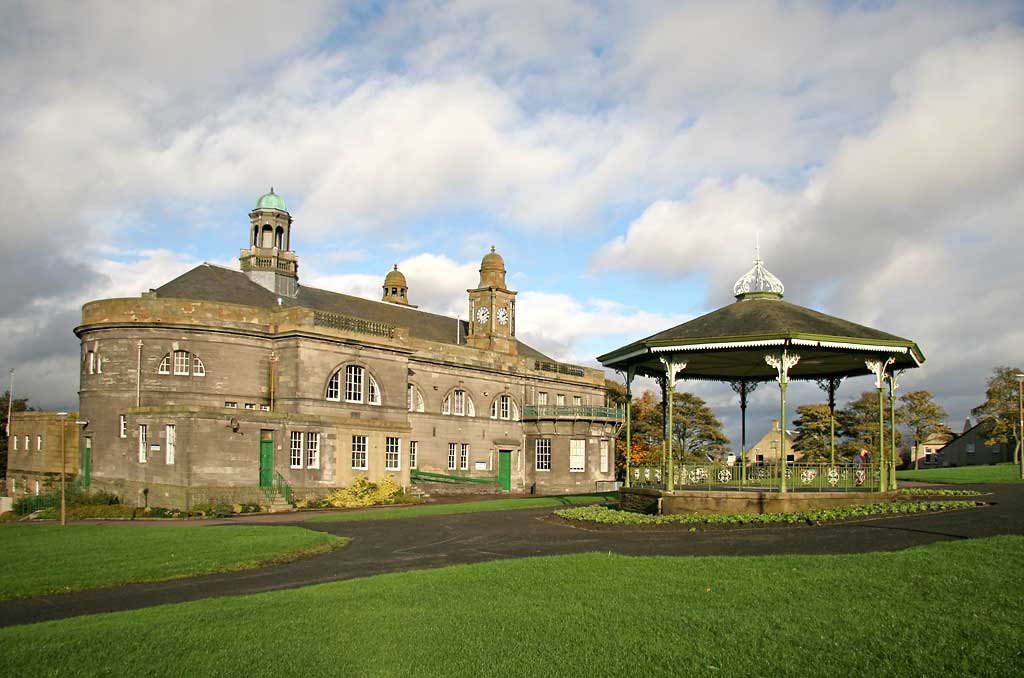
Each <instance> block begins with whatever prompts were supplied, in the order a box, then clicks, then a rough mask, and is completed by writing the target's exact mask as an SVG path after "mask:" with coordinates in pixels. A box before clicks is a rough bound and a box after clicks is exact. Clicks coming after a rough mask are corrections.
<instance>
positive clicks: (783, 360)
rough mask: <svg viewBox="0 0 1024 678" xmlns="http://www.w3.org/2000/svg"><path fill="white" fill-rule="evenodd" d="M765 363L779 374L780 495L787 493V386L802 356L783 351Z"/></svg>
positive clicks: (771, 356) (766, 357)
mask: <svg viewBox="0 0 1024 678" xmlns="http://www.w3.org/2000/svg"><path fill="white" fill-rule="evenodd" d="M764 361H765V362H766V363H768V365H769V366H770V367H774V368H775V371H776V372H777V373H778V375H779V376H778V379H779V393H780V394H781V398H780V405H781V407H780V409H781V419H780V420H779V493H780V494H785V493H786V386H787V385H789V371H790V370H791V369H793V367H794V366H795V365H796V364H797V363H798V362H800V356H798V355H796V354H795V353H787V352H786V351H785V350H783V351H782V352H781V353H779V354H778V355H777V356H776V355H771V354H768V355H766V356H765V357H764Z"/></svg>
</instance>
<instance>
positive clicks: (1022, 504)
mask: <svg viewBox="0 0 1024 678" xmlns="http://www.w3.org/2000/svg"><path fill="white" fill-rule="evenodd" d="M979 487H982V486H979ZM982 489H984V490H985V491H988V492H992V495H991V496H989V497H987V498H986V500H987V501H991V502H993V504H994V505H992V506H988V507H984V508H979V509H973V510H968V511H955V512H949V513H939V514H930V515H913V516H901V517H891V518H880V519H874V520H865V521H858V522H850V523H842V524H837V525H824V526H815V527H809V526H804V527H771V528H764V527H756V528H744V529H731V530H720V531H706V532H689V531H688V530H686V529H671V530H650V529H638V528H632V529H631V528H622V529H612V530H609V529H586V528H580V527H575V526H571V525H567V524H564V523H562V522H561V521H558V520H555V519H552V518H551V511H552V510H553V509H525V510H513V511H495V512H489V513H467V514H462V515H449V516H434V517H426V518H410V519H402V520H384V521H365V522H339V523H304V522H302V521H301V520H297V518H299V517H305V516H295V515H277V516H268V517H261V516H260V517H253V518H251V519H235V520H233V521H232V524H238V523H270V524H279V525H301V526H303V527H306V528H309V529H315V530H322V531H325V532H330V533H332V534H337V535H342V536H347V537H352V543H351V544H350V545H349V546H348V547H346V548H344V549H340V550H337V551H333V552H331V553H327V554H324V555H321V556H316V557H314V558H309V559H305V560H300V561H296V562H292V563H285V564H282V565H274V566H271V567H266V568H261V569H257V570H249V571H245V572H231V573H225V574H216V575H208V576H203V577H195V578H191V579H178V580H173V581H167V582H156V583H149V584H132V585H128V586H122V587H116V588H108V589H96V590H92V591H83V592H80V593H69V594H61V595H54V596H40V597H37V598H29V599H25V600H12V601H6V602H0V626H9V625H13V624H25V623H32V622H38V621H44V620H48V619H60V618H63V617H70V616H76V615H81V614H94V613H98V612H112V611H117V610H130V609H135V608H140V607H148V606H151V605H161V604H165V603H178V602H184V601H189V600H199V599H202V598H210V597H215V596H228V595H238V594H247V593H259V592H263V591H274V590H278V589H285V588H294V587H298V586H308V585H310V584H318V583H323V582H329V581H338V580H343V579H353V578H356V577H366V576H370V575H375V574H382V573H386V572H399V571H405V570H416V569H426V568H433V567H444V566H446V565H454V564H460V563H478V562H483V561H488V560H498V559H505V558H525V557H530V556H546V555H558V554H566V553H582V552H590V551H599V552H614V553H620V554H624V555H678V556H684V555H696V556H703V555H766V554H783V553H803V554H831V553H861V552H866V551H880V550H896V549H903V548H908V547H911V546H919V545H922V544H930V543H932V542H936V541H946V540H954V539H972V538H978V537H989V536H994V535H998V534H1018V535H1022V534H1024V485H1001V486H995V485H993V486H988V487H983V488H982ZM139 529H145V528H144V527H142V526H140V528H139ZM202 529H217V526H216V525H215V524H210V525H209V526H208V527H203V528H202Z"/></svg>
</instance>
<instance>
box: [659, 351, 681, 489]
mask: <svg viewBox="0 0 1024 678" xmlns="http://www.w3.org/2000/svg"><path fill="white" fill-rule="evenodd" d="M661 364H662V365H664V366H665V384H666V385H667V387H666V389H665V398H666V399H667V400H668V417H667V419H666V426H665V450H666V454H665V456H666V459H667V460H668V464H667V466H666V474H667V475H668V477H667V478H666V479H665V488H666V489H667V490H668V491H669V492H672V491H674V490H675V489H676V479H675V476H674V475H673V469H672V401H673V400H675V394H676V373H677V372H680V371H681V370H684V369H686V363H677V362H673V361H672V359H671V358H661Z"/></svg>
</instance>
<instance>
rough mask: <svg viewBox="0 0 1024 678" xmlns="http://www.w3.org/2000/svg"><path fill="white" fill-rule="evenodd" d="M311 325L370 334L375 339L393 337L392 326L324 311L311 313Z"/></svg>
mask: <svg viewBox="0 0 1024 678" xmlns="http://www.w3.org/2000/svg"><path fill="white" fill-rule="evenodd" d="M313 324H314V325H316V326H319V327H330V328H333V329H336V330H346V331H349V332H359V333H361V334H372V335H374V336H377V337H388V338H391V337H394V336H395V326H394V325H389V324H387V323H381V322H377V321H375V320H365V319H363V318H352V317H350V316H347V315H339V314H337V313H327V312H326V311H315V312H314V313H313Z"/></svg>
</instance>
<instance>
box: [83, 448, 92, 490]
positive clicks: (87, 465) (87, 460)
mask: <svg viewBox="0 0 1024 678" xmlns="http://www.w3.org/2000/svg"><path fill="white" fill-rule="evenodd" d="M91 469H92V438H89V437H86V439H85V448H84V449H83V450H82V487H84V488H85V489H87V490H88V489H89V472H90V470H91Z"/></svg>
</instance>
